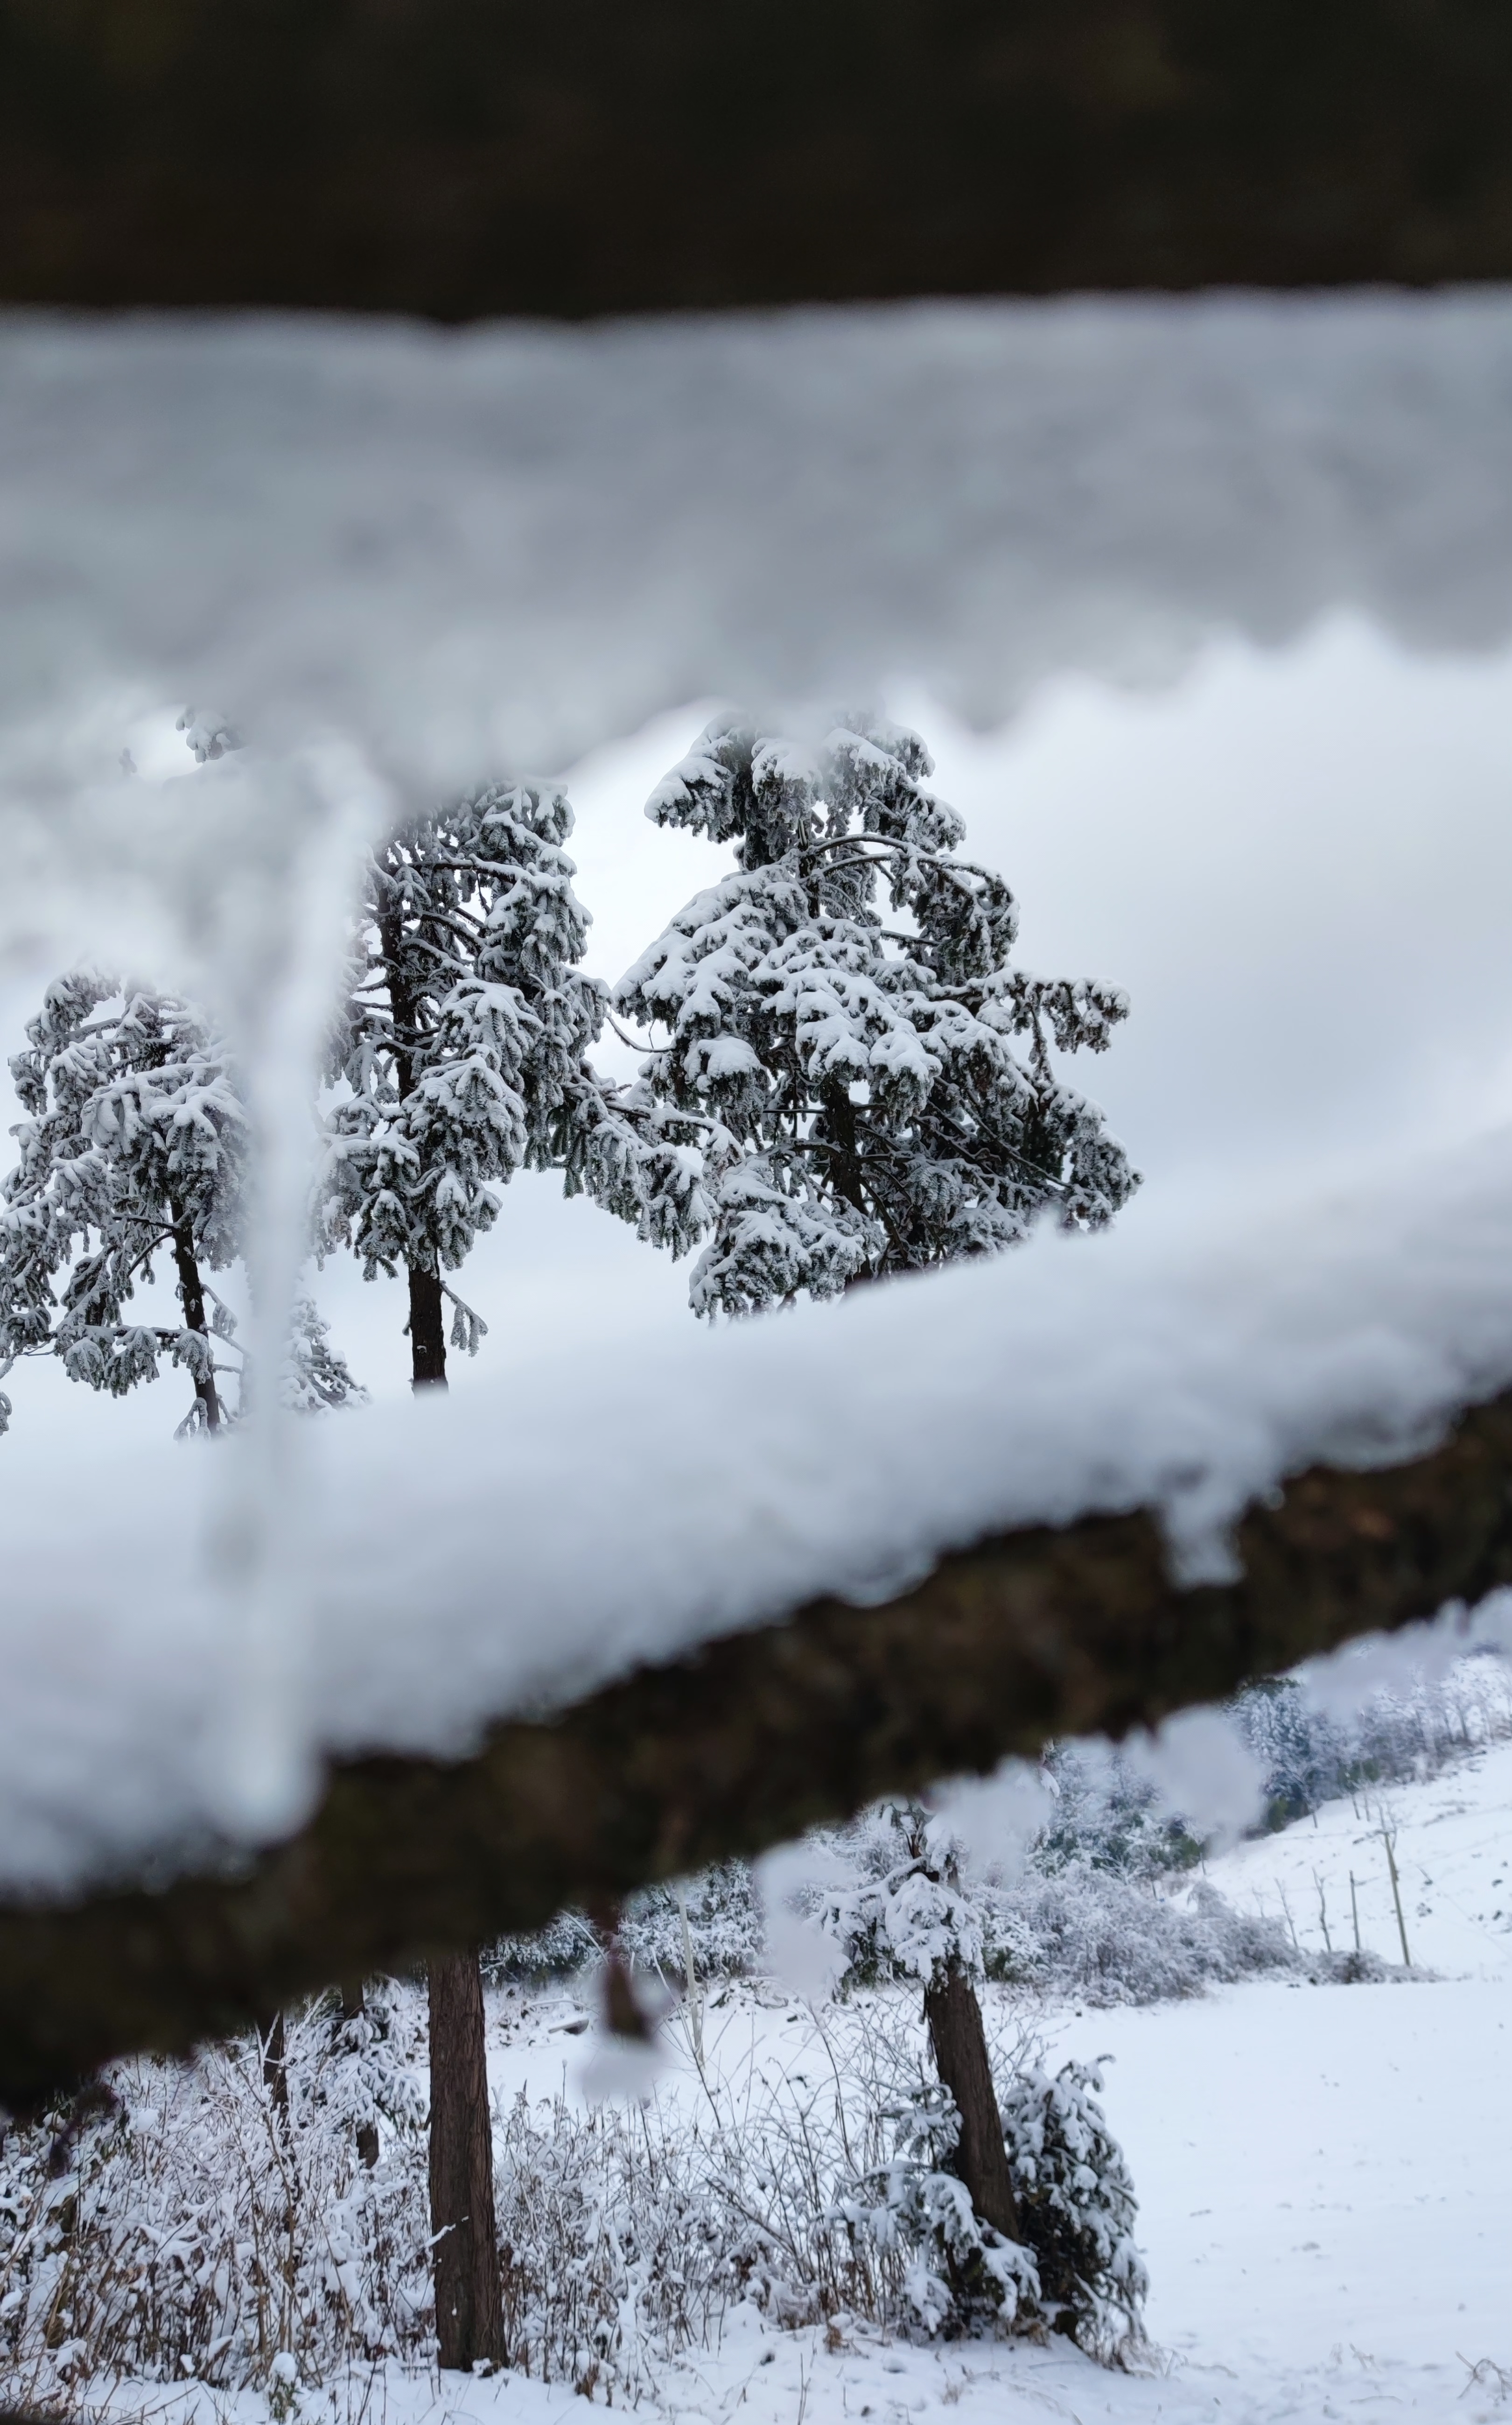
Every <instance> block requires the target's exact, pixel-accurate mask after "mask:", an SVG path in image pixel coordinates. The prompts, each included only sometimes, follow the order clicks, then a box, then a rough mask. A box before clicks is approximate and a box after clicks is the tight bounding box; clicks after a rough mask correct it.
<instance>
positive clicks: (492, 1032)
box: [317, 783, 707, 2369]
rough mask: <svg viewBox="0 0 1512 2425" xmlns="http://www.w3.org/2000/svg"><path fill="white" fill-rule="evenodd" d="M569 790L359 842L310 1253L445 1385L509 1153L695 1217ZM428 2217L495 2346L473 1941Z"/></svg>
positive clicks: (448, 2341) (447, 1988)
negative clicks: (366, 855) (623, 1057)
mask: <svg viewBox="0 0 1512 2425" xmlns="http://www.w3.org/2000/svg"><path fill="white" fill-rule="evenodd" d="M571 830H572V810H571V806H570V804H569V802H568V799H567V796H566V794H565V791H563V790H562V789H561V787H560V786H557V785H554V784H533V783H515V784H503V783H499V784H491V785H487V786H485V787H484V788H483V789H481V790H479V791H477V792H475V793H472V794H470V795H467V796H465V797H463V798H461V799H459V800H456V801H454V802H452V803H449V804H448V805H446V806H444V807H440V808H437V809H434V810H429V811H425V812H424V813H422V814H421V815H418V816H416V817H413V818H411V819H410V820H408V821H407V822H406V824H405V825H404V826H403V827H402V828H401V829H400V830H399V831H397V832H396V833H394V834H392V835H390V838H389V839H388V840H387V842H385V843H383V844H382V846H381V847H380V848H378V849H377V850H376V851H374V853H373V855H372V856H371V858H370V859H368V861H367V865H366V869H365V883H364V890H363V897H362V902H361V906H360V910H359V915H358V925H357V932H356V935H355V937H354V950H353V966H352V972H351V980H352V981H351V984H350V987H349V989H348V992H347V997H346V1001H345V1004H344V1005H343V1008H342V1015H341V1017H340V1019H339V1020H338V1021H337V1024H336V1028H335V1031H334V1033H333V1036H332V1041H331V1051H330V1059H329V1065H328V1072H327V1074H328V1076H329V1078H330V1080H331V1082H332V1084H333V1086H334V1088H335V1089H336V1090H337V1099H336V1100H335V1101H334V1103H333V1104H332V1107H331V1109H330V1111H329V1114H328V1116H327V1121H326V1135H327V1147H326V1159H325V1164H324V1168H323V1170H322V1173H321V1178H320V1182H319V1187H318V1192H317V1207H318V1210H317V1227H318V1231H319V1235H320V1238H321V1242H322V1246H323V1250H324V1251H326V1252H329V1251H331V1250H333V1249H335V1248H337V1247H340V1246H347V1247H350V1248H351V1249H352V1251H353V1252H354V1253H356V1254H357V1255H358V1258H359V1259H360V1261H361V1263H362V1266H363V1271H364V1275H365V1277H368V1278H369V1279H372V1278H374V1277H375V1276H376V1275H377V1273H378V1272H380V1271H382V1272H386V1273H388V1274H390V1276H395V1275H397V1274H398V1273H399V1272H400V1271H401V1270H402V1271H403V1272H404V1273H405V1276H406V1284H407V1290H408V1300H409V1324H408V1330H409V1342H410V1378H411V1384H412V1386H413V1388H414V1389H416V1390H421V1389H436V1388H441V1389H444V1388H445V1387H446V1357H447V1346H448V1325H447V1320H446V1306H447V1301H448V1300H450V1302H451V1304H452V1308H453V1317H452V1322H451V1325H450V1343H451V1345H452V1346H454V1347H466V1348H467V1349H468V1350H469V1352H470V1353H472V1354H475V1353H476V1352H477V1348H478V1343H479V1341H480V1338H481V1337H482V1335H483V1332H484V1329H485V1325H484V1324H483V1322H482V1321H481V1320H480V1318H479V1317H478V1315H477V1314H476V1313H474V1312H473V1310H472V1309H471V1308H470V1307H469V1306H468V1305H467V1304H466V1303H465V1302H464V1301H463V1299H462V1298H461V1297H460V1296H459V1295H458V1294H457V1293H456V1292H455V1291H454V1289H453V1288H452V1287H451V1285H450V1282H449V1281H448V1279H447V1277H446V1275H447V1274H448V1273H450V1272H454V1271H456V1270H457V1269H458V1267H459V1266H460V1265H461V1263H462V1262H463V1261H464V1260H465V1259H466V1257H467V1255H468V1254H469V1252H470V1249H471V1247H472V1245H473V1244H474V1242H475V1241H476V1239H477V1238H478V1237H479V1236H480V1235H481V1234H482V1233H483V1232H484V1231H485V1230H486V1229H489V1228H490V1227H491V1225H492V1223H493V1221H494V1220H495V1218H496V1217H497V1214H498V1211H499V1205H500V1200H501V1188H502V1187H503V1186H504V1185H505V1184H506V1183H507V1181H508V1180H510V1179H511V1178H513V1176H514V1175H515V1173H516V1172H517V1171H518V1170H520V1169H525V1168H534V1169H557V1170H560V1171H561V1172H562V1174H563V1180H564V1185H565V1190H566V1192H567V1193H568V1194H569V1195H570V1194H576V1193H578V1192H580V1191H581V1190H584V1189H586V1190H587V1191H588V1192H590V1193H591V1194H592V1195H593V1196H596V1197H597V1200H598V1201H599V1202H600V1203H602V1204H604V1205H605V1206H606V1207H607V1208H608V1209H610V1210H612V1211H613V1212H616V1213H620V1214H621V1215H622V1216H624V1217H626V1218H628V1219H630V1220H632V1221H633V1222H634V1223H635V1224H636V1226H637V1228H638V1229H640V1231H641V1233H642V1235H643V1236H645V1237H646V1238H648V1239H650V1240H651V1241H653V1242H654V1243H657V1244H661V1245H672V1246H674V1247H675V1248H676V1247H679V1246H680V1245H684V1244H685V1243H687V1241H688V1240H689V1238H691V1237H692V1235H694V1234H696V1232H697V1230H698V1229H699V1228H700V1227H701V1226H702V1224H703V1222H704V1220H705V1218H706V1217H707V1216H706V1212H705V1207H704V1202H703V1197H702V1195H701V1193H700V1180H701V1176H702V1159H701V1157H700V1155H699V1154H698V1152H697V1150H696V1148H692V1147H689V1146H687V1145H684V1144H680V1143H678V1142H677V1141H676V1139H675V1138H669V1137H667V1136H665V1135H663V1133H662V1132H661V1124H660V1122H659V1119H658V1116H657V1115H656V1113H655V1111H654V1110H653V1109H645V1108H640V1109H633V1110H632V1109H631V1108H629V1106H628V1105H627V1104H626V1103H625V1102H624V1101H623V1100H621V1098H620V1097H619V1095H618V1094H617V1093H616V1092H615V1090H614V1089H613V1088H612V1087H610V1086H608V1085H606V1084H604V1083H603V1081H602V1080H600V1079H599V1078H598V1077H597V1075H596V1074H595V1072H594V1070H593V1069H592V1068H591V1066H590V1064H589V1061H588V1057H587V1055H588V1050H589V1047H590V1046H591V1045H592V1044H593V1042H594V1040H595V1039H596V1037H597V1035H598V1033H599V1029H600V1027H601V1025H602V1021H603V1015H604V988H602V986H601V985H599V984H598V983H597V981H596V980H595V979H593V978H590V977H588V976H586V975H584V973H583V972H582V970H581V968H580V967H579V965H578V963H579V962H580V961H581V956H582V951H583V945H584V942H585V940H586V936H587V927H588V918H587V913H586V912H585V910H584V909H583V907H582V906H581V903H580V902H579V900H578V898H577V895H576V893H575V892H574V891H573V889H572V878H573V875H574V874H575V872H576V871H575V869H574V867H573V863H572V861H571V859H569V858H568V857H567V855H566V852H565V848H564V844H565V842H566V839H567V837H568V835H569V834H570V832H571ZM429 1990H430V2020H431V2040H430V2045H431V2126H430V2127H431V2144H430V2182H431V2222H432V2228H433V2230H434V2232H435V2233H436V2235H437V2239H436V2261H435V2280H436V2313H437V2334H438V2344H439V2351H440V2362H441V2364H442V2366H443V2367H454V2368H461V2369H466V2368H468V2367H470V2366H472V2365H473V2364H475V2363H477V2362H479V2361H487V2362H489V2363H492V2364H496V2365H497V2364H500V2363H501V2362H502V2360H503V2357H504V2349H503V2338H502V2334H503V2326H502V2321H501V2305H500V2285H499V2267H498V2253H497V2249H496V2246H495V2231H494V2208H493V2163H492V2152H491V2146H492V2133H491V2127H490V2119H489V2110H488V2083H487V2075H486V2070H485V2059H484V2058H485V2046H484V2007H483V1991H482V1983H481V1977H480V1973H479V1968H478V1962H477V1957H476V1954H470V1955H463V1956H449V1957H446V1958H445V1959H439V1960H437V1961H435V1962H433V1963H432V1964H431V1966H430V1975H429Z"/></svg>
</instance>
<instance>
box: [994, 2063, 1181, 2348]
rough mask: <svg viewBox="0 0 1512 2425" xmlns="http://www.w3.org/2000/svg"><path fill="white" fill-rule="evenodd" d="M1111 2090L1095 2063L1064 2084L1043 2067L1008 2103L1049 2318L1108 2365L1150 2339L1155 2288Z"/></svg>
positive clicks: (1065, 2072)
mask: <svg viewBox="0 0 1512 2425" xmlns="http://www.w3.org/2000/svg"><path fill="white" fill-rule="evenodd" d="M1102 2088H1103V2080H1102V2074H1101V2073H1100V2072H1099V2071H1098V2070H1096V2069H1095V2068H1093V2067H1092V2066H1091V2065H1090V2064H1081V2063H1068V2064H1062V2066H1061V2068H1060V2070H1059V2071H1058V2072H1057V2073H1056V2074H1055V2076H1054V2078H1051V2077H1050V2076H1049V2075H1048V2074H1047V2073H1045V2072H1044V2071H1042V2070H1041V2069H1039V2068H1038V2066H1036V2067H1034V2068H1032V2069H1029V2070H1026V2071H1023V2072H1020V2074H1019V2075H1018V2077H1017V2078H1016V2079H1014V2080H1012V2081H1011V2082H1010V2083H1009V2086H1008V2088H1007V2091H1006V2093H1005V2094H1003V2095H1002V2096H1000V2099H999V2102H1000V2105H1001V2110H1002V2115H1003V2134H1004V2138H1005V2140H1006V2142H1007V2145H1008V2151H1009V2160H1010V2163H1011V2167H1012V2173H1013V2192H1014V2195H1015V2197H1016V2199H1017V2202H1018V2211H1019V2222H1020V2224H1021V2226H1022V2229H1023V2232H1024V2237H1025V2239H1026V2240H1027V2243H1028V2246H1029V2248H1030V2249H1031V2250H1032V2252H1033V2256H1034V2262H1035V2267H1036V2274H1037V2283H1038V2291H1039V2300H1040V2307H1041V2312H1042V2315H1043V2317H1044V2320H1045V2321H1046V2322H1047V2323H1048V2324H1049V2325H1050V2327H1051V2329H1052V2330H1053V2331H1055V2332H1058V2333H1065V2334H1067V2335H1068V2336H1069V2337H1071V2338H1072V2339H1073V2340H1074V2341H1076V2342H1077V2343H1078V2345H1079V2346H1080V2347H1081V2348H1082V2349H1084V2350H1085V2351H1086V2352H1087V2353H1088V2355H1089V2356H1090V2357H1097V2358H1101V2359H1103V2360H1104V2361H1105V2362H1107V2361H1109V2360H1112V2359H1114V2358H1116V2357H1118V2356H1119V2355H1120V2354H1121V2353H1122V2352H1124V2351H1125V2350H1126V2349H1127V2348H1128V2347H1130V2346H1131V2345H1132V2346H1138V2343H1139V2342H1140V2341H1141V2340H1142V2339H1143V2337H1144V2327H1143V2310H1144V2301H1145V2297H1146V2294H1147V2292H1148V2290H1149V2287H1150V2283H1149V2275H1148V2274H1147V2272H1146V2271H1145V2266H1144V2260H1143V2258H1142V2257H1141V2256H1140V2255H1139V2253H1138V2249H1137V2248H1136V2247H1135V2244H1134V2225H1135V2219H1136V2215H1137V2211H1138V2208H1137V2207H1136V2203H1135V2195H1134V2183H1133V2181H1132V2180H1131V2178H1130V2176H1129V2168H1128V2165H1127V2163H1126V2162H1125V2161H1124V2157H1123V2150H1122V2147H1121V2146H1120V2145H1119V2143H1118V2141H1117V2140H1116V2139H1115V2138H1114V2136H1113V2134H1112V2132H1111V2130H1110V2129H1109V2128H1108V2127H1107V2119H1106V2115H1105V2113H1104V2112H1103V2108H1102V2105H1101V2103H1100V2102H1099V2099H1100V2097H1101V2095H1102Z"/></svg>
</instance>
